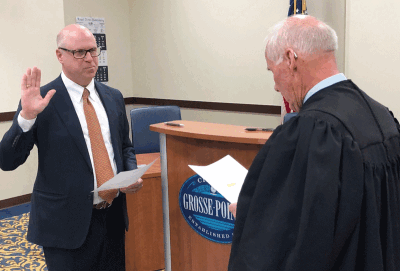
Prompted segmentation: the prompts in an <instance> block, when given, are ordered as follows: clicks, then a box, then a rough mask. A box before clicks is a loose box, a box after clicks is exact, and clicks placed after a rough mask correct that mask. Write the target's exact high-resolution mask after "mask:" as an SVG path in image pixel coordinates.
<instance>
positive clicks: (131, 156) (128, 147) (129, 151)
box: [120, 94, 137, 171]
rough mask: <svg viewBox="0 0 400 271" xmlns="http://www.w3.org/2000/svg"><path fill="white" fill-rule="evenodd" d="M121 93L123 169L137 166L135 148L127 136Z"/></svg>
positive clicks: (127, 127)
mask: <svg viewBox="0 0 400 271" xmlns="http://www.w3.org/2000/svg"><path fill="white" fill-rule="evenodd" d="M120 95H121V100H120V103H121V104H120V106H121V108H122V109H123V110H122V112H123V122H122V127H121V129H122V156H123V162H124V170H125V171H127V170H132V169H136V168H137V161H136V154H135V149H134V147H133V145H132V141H131V140H130V138H129V132H130V131H129V123H128V118H127V116H126V109H125V102H124V99H123V97H122V94H120Z"/></svg>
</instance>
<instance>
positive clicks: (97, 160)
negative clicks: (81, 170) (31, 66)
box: [82, 88, 118, 204]
mask: <svg viewBox="0 0 400 271" xmlns="http://www.w3.org/2000/svg"><path fill="white" fill-rule="evenodd" d="M82 98H83V111H84V112H85V118H86V123H87V127H88V130H89V138H90V145H91V148H92V154H93V164H94V171H95V173H96V179H97V187H99V186H101V185H102V184H103V183H105V182H106V181H108V180H110V179H111V178H112V177H114V172H113V170H112V167H111V163H110V158H109V156H108V152H107V149H106V145H105V144H104V139H103V134H102V133H101V128H100V123H99V120H98V119H97V115H96V111H95V110H94V107H93V105H92V103H91V102H90V101H89V90H87V89H86V88H85V89H84V90H83V95H82ZM117 192H118V190H117V189H111V190H104V191H99V196H100V197H101V198H102V199H104V200H105V201H107V202H108V203H110V204H111V203H112V201H113V199H114V198H115V196H116V195H117Z"/></svg>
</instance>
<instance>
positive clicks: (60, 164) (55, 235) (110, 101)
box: [0, 76, 136, 249]
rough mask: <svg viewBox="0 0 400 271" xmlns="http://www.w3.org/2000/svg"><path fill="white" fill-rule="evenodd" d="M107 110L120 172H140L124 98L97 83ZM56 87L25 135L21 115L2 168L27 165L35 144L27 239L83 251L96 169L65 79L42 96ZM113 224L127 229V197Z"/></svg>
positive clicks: (0, 147) (118, 204) (3, 150)
mask: <svg viewBox="0 0 400 271" xmlns="http://www.w3.org/2000/svg"><path fill="white" fill-rule="evenodd" d="M95 86H96V90H97V92H98V93H99V96H100V99H101V101H102V102H103V105H104V108H105V110H106V112H107V116H108V120H109V125H110V133H111V141H112V146H113V149H114V155H115V161H116V164H117V171H118V172H120V171H126V170H131V169H135V168H136V157H135V152H134V149H133V146H132V143H131V141H130V139H129V125H128V120H127V117H126V111H125V103H124V99H123V97H122V94H121V93H120V92H119V91H118V90H116V89H114V88H111V87H108V86H106V85H103V84H101V83H98V82H95ZM51 89H56V91H57V92H56V94H55V95H54V96H53V98H52V99H51V101H50V103H49V105H48V106H47V107H46V108H45V109H44V111H43V112H42V113H40V114H39V115H38V116H37V119H36V122H35V124H34V126H33V128H32V129H31V130H30V131H28V132H26V133H24V132H23V131H22V129H21V128H20V127H19V125H18V121H17V117H18V114H19V112H20V111H21V104H20V105H19V107H18V110H17V112H16V114H15V116H14V120H13V124H12V126H11V128H10V130H9V131H7V133H6V134H5V135H4V137H3V140H2V141H1V143H0V167H1V168H2V169H3V170H14V169H15V168H17V167H18V166H19V165H21V164H23V163H24V162H25V161H26V159H27V158H28V156H29V153H30V151H31V150H32V148H33V146H34V145H36V146H37V149H38V156H39V165H38V172H37V176H36V181H35V184H34V187H33V192H32V198H31V213H30V221H29V228H28V237H27V238H28V240H29V241H31V242H33V243H36V244H39V245H42V246H48V247H60V248H67V249H74V248H78V247H80V246H81V245H82V244H83V242H84V240H85V238H86V235H87V233H88V229H89V224H90V219H91V215H92V208H93V193H91V191H92V190H93V189H94V187H93V186H94V181H93V178H94V176H93V169H92V166H91V163H90V158H89V152H88V149H87V146H86V143H85V140H84V137H83V132H82V128H81V125H80V123H79V120H78V116H77V114H76V112H75V109H74V106H73V104H72V101H71V99H70V97H69V94H68V92H67V89H66V88H65V86H64V84H63V81H62V79H61V76H59V77H58V78H57V79H55V80H54V81H52V82H50V83H49V84H47V85H45V86H43V87H42V88H41V95H42V96H43V97H44V96H45V95H46V93H47V92H48V91H49V90H51ZM112 208H113V210H114V211H113V221H115V223H116V224H118V223H120V224H121V225H122V227H121V228H122V229H123V228H124V226H125V228H126V229H128V216H127V211H126V198H125V194H124V193H120V195H119V197H118V198H117V199H115V200H114V202H113V205H112Z"/></svg>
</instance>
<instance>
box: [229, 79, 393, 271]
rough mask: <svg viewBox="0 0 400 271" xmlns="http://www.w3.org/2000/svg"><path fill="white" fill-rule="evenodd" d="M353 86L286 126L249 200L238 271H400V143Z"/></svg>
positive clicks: (260, 163) (320, 97) (242, 207)
mask: <svg viewBox="0 0 400 271" xmlns="http://www.w3.org/2000/svg"><path fill="white" fill-rule="evenodd" d="M398 129H399V128H398V124H397V120H395V119H394V118H393V116H392V115H391V112H390V111H389V110H388V109H387V108H385V107H384V106H382V105H381V104H379V103H378V102H376V101H374V100H373V99H371V98H370V97H368V96H367V95H366V94H365V93H364V92H363V91H361V90H360V89H359V88H358V87H357V86H356V85H355V84H354V83H352V82H351V81H350V80H347V81H343V82H339V83H337V84H334V85H332V86H330V87H327V88H325V89H322V90H320V91H319V92H317V93H316V94H314V95H313V96H312V97H310V99H308V100H307V101H306V103H305V104H304V105H303V107H302V109H301V110H300V112H299V114H298V116H297V117H294V118H292V119H291V120H290V121H288V122H287V123H285V124H283V125H281V126H279V127H277V128H276V129H275V131H274V133H273V134H272V136H271V137H270V139H269V140H268V141H267V142H266V144H265V145H264V146H263V148H262V149H261V150H260V152H259V153H258V154H257V156H256V157H255V159H254V161H253V164H252V165H251V167H250V169H249V172H248V174H247V177H246V180H245V182H244V185H243V187H242V190H241V192H240V196H239V200H238V206H237V218H236V222H235V229H234V233H233V242H232V250H231V255H230V259H229V268H228V269H229V271H246V270H253V271H255V270H285V271H286V270H301V271H309V270H318V271H322V270H371V271H372V270H373V271H377V270H400V183H399V180H400V143H399V142H400V136H399V130H398Z"/></svg>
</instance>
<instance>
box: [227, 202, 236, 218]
mask: <svg viewBox="0 0 400 271" xmlns="http://www.w3.org/2000/svg"><path fill="white" fill-rule="evenodd" d="M236 207H237V202H235V203H232V204H229V211H230V212H231V213H232V214H233V216H234V217H235V218H236Z"/></svg>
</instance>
